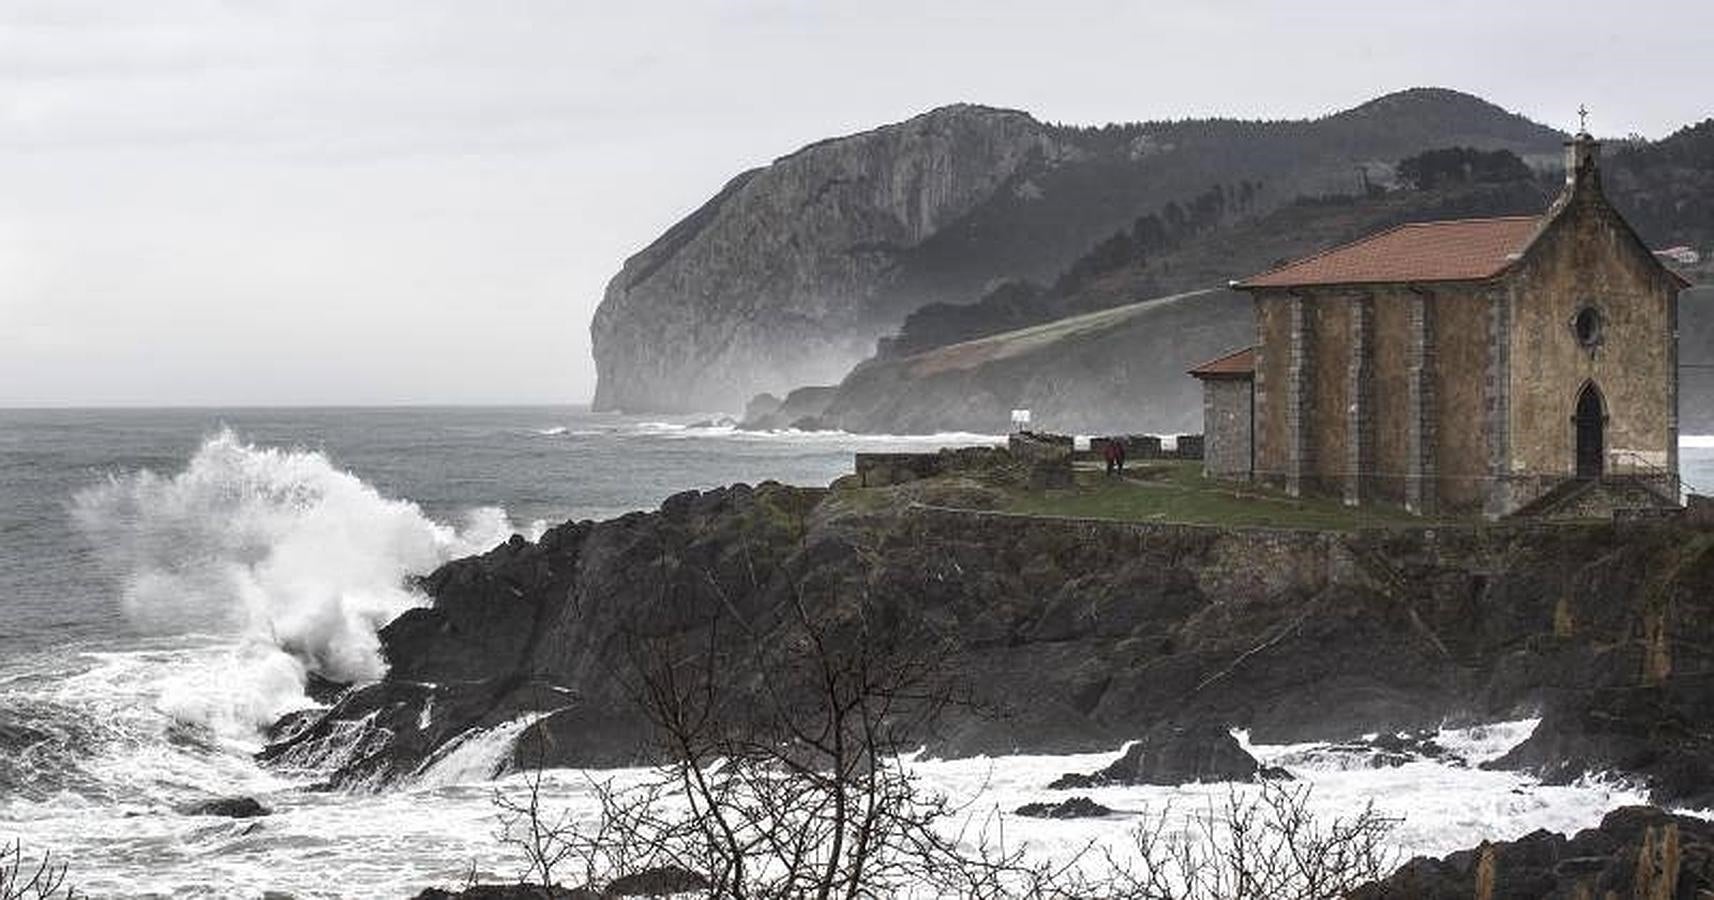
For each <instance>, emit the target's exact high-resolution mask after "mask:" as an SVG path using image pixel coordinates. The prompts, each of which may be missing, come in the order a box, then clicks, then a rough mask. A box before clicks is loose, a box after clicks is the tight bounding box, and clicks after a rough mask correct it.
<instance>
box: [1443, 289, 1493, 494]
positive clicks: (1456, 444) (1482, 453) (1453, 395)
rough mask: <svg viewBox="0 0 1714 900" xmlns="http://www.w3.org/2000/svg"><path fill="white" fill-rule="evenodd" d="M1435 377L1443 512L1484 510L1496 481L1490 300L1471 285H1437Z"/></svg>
mask: <svg viewBox="0 0 1714 900" xmlns="http://www.w3.org/2000/svg"><path fill="white" fill-rule="evenodd" d="M1430 302H1431V303H1433V305H1434V327H1433V333H1432V340H1433V342H1434V352H1433V362H1432V366H1431V375H1430V377H1431V378H1432V379H1433V381H1434V388H1433V392H1432V393H1433V404H1432V406H1431V407H1430V415H1431V416H1432V417H1433V420H1434V428H1433V436H1432V444H1433V448H1434V449H1433V455H1434V474H1435V476H1436V478H1437V479H1438V482H1437V483H1436V485H1435V500H1436V501H1437V508H1438V510H1439V511H1440V512H1443V513H1455V514H1471V513H1480V512H1482V511H1483V507H1484V500H1485V498H1486V496H1487V491H1488V489H1489V487H1490V486H1491V479H1490V477H1489V476H1490V475H1491V474H1492V472H1491V469H1490V466H1489V457H1488V441H1487V433H1488V429H1487V417H1486V415H1485V408H1486V403H1487V399H1488V398H1487V394H1486V390H1485V381H1484V379H1485V377H1486V374H1487V371H1488V363H1489V354H1488V346H1489V334H1488V313H1489V310H1488V301H1487V299H1486V297H1485V296H1484V295H1483V294H1481V293H1480V292H1479V291H1477V290H1475V289H1472V288H1468V287H1462V288H1442V289H1437V290H1435V292H1434V294H1433V296H1432V297H1431V298H1430Z"/></svg>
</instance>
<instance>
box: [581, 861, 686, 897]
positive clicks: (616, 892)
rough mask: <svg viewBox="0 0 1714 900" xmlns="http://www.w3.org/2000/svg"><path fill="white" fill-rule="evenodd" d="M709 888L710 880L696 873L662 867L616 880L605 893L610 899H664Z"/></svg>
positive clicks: (673, 867) (675, 867)
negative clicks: (672, 895)
mask: <svg viewBox="0 0 1714 900" xmlns="http://www.w3.org/2000/svg"><path fill="white" fill-rule="evenodd" d="M708 886H709V885H708V879H707V878H704V877H702V876H701V875H698V874H697V873H695V872H692V871H689V870H687V869H681V868H679V867H677V866H660V867H658V868H653V869H645V870H643V871H641V872H636V873H633V874H630V875H625V876H622V877H620V878H615V879H613V881H612V882H611V883H610V884H608V885H607V890H606V892H605V893H606V895H607V896H609V897H664V896H668V895H671V894H686V893H690V892H692V891H701V890H706V889H707V888H708Z"/></svg>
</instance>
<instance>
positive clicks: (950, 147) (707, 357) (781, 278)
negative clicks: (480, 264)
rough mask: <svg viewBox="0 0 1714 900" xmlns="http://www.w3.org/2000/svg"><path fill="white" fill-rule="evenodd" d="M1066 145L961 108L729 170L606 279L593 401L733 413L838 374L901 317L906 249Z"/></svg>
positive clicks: (1031, 128)
mask: <svg viewBox="0 0 1714 900" xmlns="http://www.w3.org/2000/svg"><path fill="white" fill-rule="evenodd" d="M1065 152H1068V151H1066V150H1065V149H1064V148H1063V147H1062V146H1061V145H1060V144H1059V143H1058V142H1057V141H1056V140H1055V139H1054V138H1053V137H1051V136H1050V134H1049V130H1048V129H1047V128H1046V127H1045V126H1043V125H1042V124H1041V123H1039V122H1037V121H1036V120H1034V119H1032V118H1031V117H1030V116H1028V115H1026V114H1024V113H1021V112H1014V111H1009V110H1000V109H990V108H986V107H979V106H969V105H959V106H948V107H944V108H941V109H937V110H934V111H932V112H928V113H925V114H923V115H920V116H917V117H916V118H913V119H910V120H908V121H906V122H901V123H898V124H895V125H889V126H886V127H884V128H879V129H876V130H874V131H869V132H865V133H862V134H857V135H852V136H849V137H843V138H836V139H833V140H828V141H823V142H821V143H817V144H812V145H810V146H808V147H805V148H804V149H802V150H800V151H798V152H797V153H794V154H792V155H790V156H787V157H784V158H782V159H780V160H778V161H776V162H775V163H773V164H772V165H770V166H767V167H765V168H762V169H756V170H753V171H750V172H747V173H745V174H743V175H740V176H738V177H737V178H735V179H733V180H732V182H731V183H729V184H728V185H727V186H726V188H725V189H724V190H722V191H721V192H720V193H719V194H718V195H717V196H715V197H714V199H712V200H710V201H709V202H708V203H707V204H706V205H704V206H703V207H702V208H701V209H699V210H697V211H696V212H694V213H692V214H691V215H690V216H689V217H687V218H685V219H684V220H683V221H681V222H679V223H678V224H677V225H675V226H673V228H671V229H670V230H668V231H667V233H666V234H664V235H662V236H661V237H660V239H658V240H656V241H655V242H654V243H653V244H651V245H650V246H649V247H648V248H646V249H644V250H643V251H642V252H640V253H638V254H637V255H635V256H633V257H631V258H630V259H629V260H627V261H626V262H625V266H624V268H623V269H622V270H621V271H620V272H619V274H618V275H617V276H615V277H614V278H613V280H612V282H611V283H609V284H608V286H607V292H606V295H605V297H604V298H603V299H602V302H601V306H600V308H599V309H598V310H597V311H596V314H595V319H594V322H593V324H592V326H591V332H592V336H593V339H594V350H595V362H596V369H597V372H598V375H599V383H598V386H597V390H596V394H595V408H596V409H626V410H633V411H643V410H660V411H671V410H734V411H736V410H737V409H739V408H741V406H742V404H743V402H744V400H745V399H747V398H748V397H750V396H751V395H753V394H755V393H757V392H759V391H764V390H772V391H775V392H777V393H782V394H783V393H784V392H785V391H786V390H789V389H790V388H793V387H796V386H797V385H800V384H815V383H832V382H836V381H838V380H839V379H840V378H841V377H842V376H844V374H845V373H846V372H847V371H848V370H849V369H850V368H851V366H852V365H853V364H855V363H856V362H857V361H858V360H860V359H862V358H863V357H865V356H867V355H868V354H869V352H870V351H871V350H872V349H873V345H874V339H875V338H876V337H877V336H878V335H879V334H881V333H883V332H884V331H886V330H887V329H888V328H889V327H891V326H892V325H896V324H897V322H896V318H897V316H898V315H899V313H897V312H896V311H894V310H888V309H883V308H880V307H882V306H883V305H885V304H886V297H885V294H886V289H887V287H888V285H889V284H890V282H891V281H892V279H893V277H894V275H895V274H896V272H897V271H898V268H899V258H900V255H901V254H902V253H905V252H908V251H910V250H911V249H912V248H915V247H917V246H918V245H920V244H921V243H922V242H923V241H925V240H926V239H928V238H930V237H931V236H933V235H935V234H936V233H938V232H939V231H940V230H941V229H943V228H945V227H946V226H947V225H948V224H949V223H951V222H953V221H955V220H957V219H958V218H959V217H961V216H963V215H965V214H966V213H968V212H969V211H970V210H971V209H972V208H974V207H975V206H976V205H978V204H980V203H982V202H984V201H986V200H988V199H989V198H990V197H992V196H993V195H994V194H995V193H996V192H997V191H1001V190H1002V189H1004V188H1006V187H1007V185H1008V184H1009V183H1010V182H1012V181H1013V179H1014V178H1017V177H1018V176H1020V175H1021V174H1022V173H1025V172H1027V171H1034V170H1039V169H1042V168H1045V167H1049V166H1052V165H1053V164H1054V162H1055V160H1056V159H1058V158H1059V157H1060V156H1061V155H1062V154H1063V153H1065Z"/></svg>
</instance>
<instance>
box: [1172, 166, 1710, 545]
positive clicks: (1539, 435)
mask: <svg viewBox="0 0 1714 900" xmlns="http://www.w3.org/2000/svg"><path fill="white" fill-rule="evenodd" d="M1688 286H1689V283H1688V282H1687V281H1685V279H1684V278H1683V277H1681V276H1680V275H1678V274H1677V273H1675V272H1673V271H1671V270H1670V269H1668V268H1666V266H1665V265H1663V264H1662V263H1661V261H1660V260H1659V259H1657V258H1656V256H1655V255H1654V254H1653V253H1651V252H1650V251H1649V249H1648V248H1647V247H1646V246H1644V244H1643V242H1642V241H1641V240H1640V239H1639V238H1638V237H1637V235H1636V233H1635V232H1634V231H1632V230H1631V227H1630V226H1629V225H1628V224H1627V223H1626V222H1625V220H1624V219H1623V218H1622V217H1621V216H1620V215H1619V214H1618V212H1617V211H1615V210H1614V209H1613V207H1612V206H1611V205H1610V204H1609V203H1608V201H1607V198H1606V197H1605V196H1604V195H1603V193H1602V190H1601V170H1600V144H1599V143H1597V142H1596V141H1595V140H1594V139H1593V138H1592V137H1590V136H1589V135H1588V134H1587V133H1579V134H1578V135H1577V136H1576V137H1575V138H1573V139H1572V140H1571V141H1569V142H1567V144H1566V183H1565V188H1564V190H1563V191H1562V193H1561V194H1560V195H1559V197H1558V198H1557V199H1555V200H1554V202H1553V203H1552V205H1551V206H1549V208H1548V209H1547V211H1546V212H1545V213H1543V214H1542V215H1539V216H1519V217H1506V218H1493V219H1463V220H1457V221H1445V222H1420V223H1411V224H1406V225H1400V226H1398V227H1396V228H1392V229H1389V230H1386V231H1382V232H1380V233H1378V234H1374V235H1371V236H1369V237H1365V238H1362V239H1361V240H1357V241H1354V242H1352V243H1349V244H1345V245H1343V246H1339V247H1334V248H1332V249H1329V250H1326V251H1323V252H1321V253H1317V254H1315V255H1312V256H1309V257H1306V258H1304V259H1300V260H1297V261H1295V262H1291V263H1288V264H1285V265H1282V266H1279V267H1278V268H1275V269H1273V270H1271V271H1268V272H1264V273H1262V274H1260V275H1256V276H1254V277H1251V278H1248V279H1245V280H1244V281H1241V282H1237V283H1236V284H1235V285H1234V287H1236V288H1237V289H1239V290H1243V291H1246V292H1248V293H1249V294H1250V295H1251V297H1252V298H1253V300H1254V304H1255V325H1256V343H1255V346H1254V347H1252V348H1247V349H1245V350H1241V351H1238V352H1236V353H1233V354H1229V355H1228V356H1225V357H1222V358H1220V359H1217V360H1213V361H1211V362H1209V363H1205V364H1204V365H1202V366H1199V367H1198V368H1196V369H1193V370H1192V371H1191V374H1192V375H1194V376H1196V377H1198V378H1199V379H1201V380H1202V381H1203V385H1204V401H1205V402H1204V413H1205V424H1204V431H1205V433H1206V435H1207V438H1206V439H1207V463H1206V465H1207V468H1208V471H1209V473H1210V474H1212V475H1220V476H1225V477H1236V478H1251V479H1255V480H1258V481H1262V482H1266V483H1270V484H1274V485H1278V486H1281V487H1283V488H1284V489H1285V490H1286V491H1288V492H1290V493H1293V494H1300V493H1311V492H1315V493H1326V494H1332V495H1334V496H1339V497H1343V498H1344V501H1345V502H1346V503H1347V504H1352V505H1355V504H1367V503H1389V504H1399V505H1402V506H1404V507H1406V508H1407V509H1410V510H1412V511H1415V512H1418V513H1421V514H1449V515H1461V514H1483V515H1487V516H1489V517H1499V516H1505V515H1510V514H1513V513H1516V512H1519V511H1520V510H1524V511H1528V509H1529V508H1530V507H1532V505H1541V504H1543V503H1546V502H1549V501H1551V500H1553V499H1554V497H1556V496H1558V495H1562V494H1566V493H1567V492H1568V491H1571V490H1576V489H1579V488H1580V487H1582V486H1586V485H1608V486H1612V485H1621V484H1622V485H1625V486H1627V487H1626V489H1628V490H1632V491H1637V490H1642V491H1645V492H1646V493H1647V494H1648V495H1649V496H1650V497H1652V498H1656V499H1658V501H1659V502H1660V503H1661V504H1667V503H1673V504H1675V503H1676V502H1677V499H1678V481H1677V475H1678V324H1677V323H1678V295H1679V292H1680V291H1681V290H1682V289H1684V288H1686V287H1688Z"/></svg>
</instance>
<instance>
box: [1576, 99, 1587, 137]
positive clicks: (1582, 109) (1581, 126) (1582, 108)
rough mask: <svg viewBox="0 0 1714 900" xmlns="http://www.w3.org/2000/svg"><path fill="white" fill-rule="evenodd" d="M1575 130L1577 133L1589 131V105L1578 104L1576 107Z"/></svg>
mask: <svg viewBox="0 0 1714 900" xmlns="http://www.w3.org/2000/svg"><path fill="white" fill-rule="evenodd" d="M1577 132H1578V133H1579V134H1588V133H1589V107H1588V106H1587V105H1583V104H1580V105H1578V107H1577Z"/></svg>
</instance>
